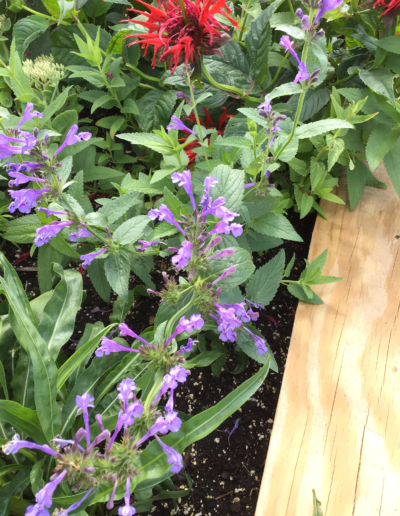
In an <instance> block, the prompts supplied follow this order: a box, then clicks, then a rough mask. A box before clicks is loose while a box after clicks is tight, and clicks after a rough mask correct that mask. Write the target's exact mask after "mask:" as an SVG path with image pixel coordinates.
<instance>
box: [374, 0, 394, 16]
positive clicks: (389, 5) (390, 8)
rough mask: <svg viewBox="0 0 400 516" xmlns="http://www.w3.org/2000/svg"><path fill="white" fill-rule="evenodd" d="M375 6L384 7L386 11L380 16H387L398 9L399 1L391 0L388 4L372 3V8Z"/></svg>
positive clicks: (383, 1) (384, 2) (381, 0)
mask: <svg viewBox="0 0 400 516" xmlns="http://www.w3.org/2000/svg"><path fill="white" fill-rule="evenodd" d="M377 5H382V6H383V7H386V11H385V12H384V13H382V14H381V16H383V15H384V14H387V13H388V12H389V11H391V10H392V9H397V8H399V7H400V0H391V2H389V3H388V4H387V3H386V0H378V1H377V2H375V3H374V7H376V6H377Z"/></svg>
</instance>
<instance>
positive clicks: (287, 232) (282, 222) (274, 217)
mask: <svg viewBox="0 0 400 516" xmlns="http://www.w3.org/2000/svg"><path fill="white" fill-rule="evenodd" d="M251 228H252V229H254V230H255V231H258V232H259V233H262V234H263V235H267V236H271V237H278V238H284V239H285V240H294V241H295V242H303V239H302V238H301V237H300V235H298V234H297V233H296V231H295V230H294V228H293V226H292V224H291V223H290V222H289V221H288V219H287V218H286V217H284V216H283V215H281V214H279V213H267V214H266V215H264V216H263V217H261V218H259V219H255V220H253V221H252V222H251Z"/></svg>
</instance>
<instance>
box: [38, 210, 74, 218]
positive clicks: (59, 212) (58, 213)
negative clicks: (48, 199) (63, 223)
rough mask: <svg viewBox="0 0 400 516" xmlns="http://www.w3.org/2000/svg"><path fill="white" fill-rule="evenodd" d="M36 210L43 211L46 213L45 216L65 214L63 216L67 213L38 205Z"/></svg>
mask: <svg viewBox="0 0 400 516" xmlns="http://www.w3.org/2000/svg"><path fill="white" fill-rule="evenodd" d="M38 211H43V212H44V213H45V214H46V218H47V217H50V215H65V216H66V215H67V214H66V213H64V212H63V211H53V210H48V209H47V208H42V207H40V208H39V209H38Z"/></svg>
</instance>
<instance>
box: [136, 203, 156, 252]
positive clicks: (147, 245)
mask: <svg viewBox="0 0 400 516" xmlns="http://www.w3.org/2000/svg"><path fill="white" fill-rule="evenodd" d="M150 211H151V210H150ZM138 242H139V244H142V247H141V248H140V249H137V251H146V250H147V249H149V248H150V247H151V246H152V245H157V244H162V242H160V240H154V241H153V242H148V241H147V240H138Z"/></svg>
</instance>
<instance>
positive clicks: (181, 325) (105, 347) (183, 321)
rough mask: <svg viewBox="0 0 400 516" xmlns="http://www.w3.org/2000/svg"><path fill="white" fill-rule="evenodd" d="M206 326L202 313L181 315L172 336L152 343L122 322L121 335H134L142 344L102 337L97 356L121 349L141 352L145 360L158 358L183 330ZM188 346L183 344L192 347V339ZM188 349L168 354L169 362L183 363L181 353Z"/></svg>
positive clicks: (191, 330)
mask: <svg viewBox="0 0 400 516" xmlns="http://www.w3.org/2000/svg"><path fill="white" fill-rule="evenodd" d="M203 326H204V320H203V318H202V317H201V315H200V314H194V315H191V316H190V318H189V319H187V318H186V317H184V316H183V317H181V318H180V320H179V322H178V324H177V326H176V328H175V331H174V332H173V333H172V335H171V336H170V337H168V338H167V339H165V340H164V341H163V342H162V343H155V344H151V343H150V342H147V340H145V339H143V338H142V337H140V335H138V334H137V333H135V332H134V331H132V330H131V329H130V328H129V327H128V326H127V325H126V324H125V323H121V324H120V325H119V326H118V329H119V331H120V335H121V337H126V336H129V337H132V338H133V339H135V340H138V341H139V342H140V343H141V344H140V345H139V347H138V348H128V347H126V346H122V345H121V344H118V342H116V341H115V340H111V339H109V338H107V337H102V339H101V342H100V346H99V347H98V349H97V350H96V352H95V354H96V356H97V357H102V356H103V355H106V356H108V355H110V353H119V352H121V351H125V352H130V353H140V354H141V355H142V358H143V359H144V360H147V359H152V358H155V357H157V358H158V359H161V358H162V355H163V351H166V350H167V349H168V346H169V344H170V343H171V341H172V340H173V339H174V338H175V337H177V336H178V335H180V334H181V333H183V332H186V333H192V332H193V331H194V330H197V331H199V330H201V329H202V327H203ZM189 341H190V342H189ZM189 341H188V343H187V346H182V347H185V349H186V348H188V349H189V348H190V350H191V346H192V345H193V341H192V339H189ZM186 352H187V351H182V350H180V351H179V352H177V353H175V354H174V355H173V356H172V357H171V356H170V355H169V354H168V359H167V360H168V362H169V363H183V362H184V359H183V357H182V356H181V355H179V353H186Z"/></svg>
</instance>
